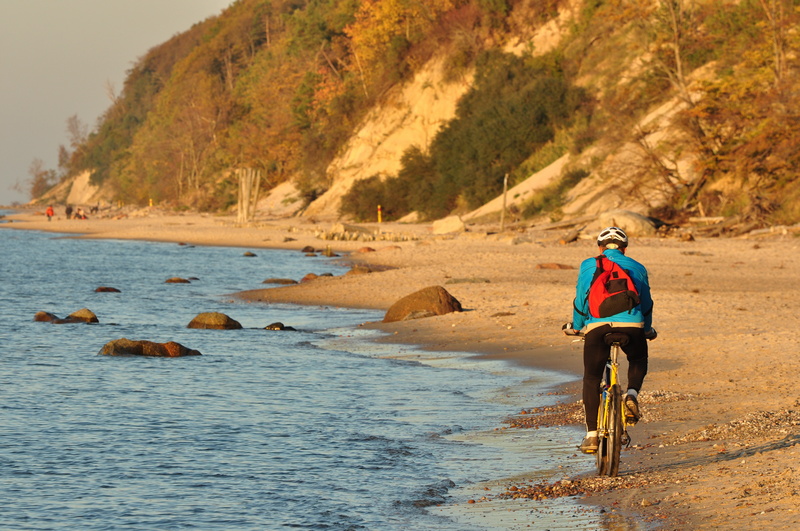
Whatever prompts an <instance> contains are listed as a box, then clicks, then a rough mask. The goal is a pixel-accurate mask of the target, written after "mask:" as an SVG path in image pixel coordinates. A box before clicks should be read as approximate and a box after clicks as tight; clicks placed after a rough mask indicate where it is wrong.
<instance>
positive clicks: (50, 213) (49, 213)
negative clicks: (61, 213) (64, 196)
mask: <svg viewBox="0 0 800 531" xmlns="http://www.w3.org/2000/svg"><path fill="white" fill-rule="evenodd" d="M44 213H45V215H47V221H50V219H51V218H52V217H53V216H55V215H56V213H55V212H54V211H53V205H50V206H48V207H47V210H45V211H44Z"/></svg>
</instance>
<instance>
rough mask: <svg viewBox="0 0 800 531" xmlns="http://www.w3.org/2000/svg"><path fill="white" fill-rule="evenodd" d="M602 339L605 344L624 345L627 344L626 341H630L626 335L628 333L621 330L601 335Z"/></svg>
mask: <svg viewBox="0 0 800 531" xmlns="http://www.w3.org/2000/svg"><path fill="white" fill-rule="evenodd" d="M603 340H604V341H605V342H606V345H613V344H614V343H619V346H621V347H624V346H625V345H627V344H628V341H630V337H628V334H625V333H623V332H609V333H608V334H606V335H605V336H603Z"/></svg>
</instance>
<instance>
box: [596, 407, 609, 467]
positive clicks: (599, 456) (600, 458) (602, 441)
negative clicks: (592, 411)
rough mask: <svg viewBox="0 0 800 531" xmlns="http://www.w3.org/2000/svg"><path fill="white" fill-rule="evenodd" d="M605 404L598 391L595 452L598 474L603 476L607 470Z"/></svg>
mask: <svg viewBox="0 0 800 531" xmlns="http://www.w3.org/2000/svg"><path fill="white" fill-rule="evenodd" d="M605 404H606V400H605V397H604V396H603V393H600V407H599V408H598V409H597V453H596V454H595V463H596V465H597V475H598V476H605V475H606V473H607V471H608V438H607V437H606V436H605V435H603V433H605V431H604V427H605V425H606V419H605V409H606V408H605Z"/></svg>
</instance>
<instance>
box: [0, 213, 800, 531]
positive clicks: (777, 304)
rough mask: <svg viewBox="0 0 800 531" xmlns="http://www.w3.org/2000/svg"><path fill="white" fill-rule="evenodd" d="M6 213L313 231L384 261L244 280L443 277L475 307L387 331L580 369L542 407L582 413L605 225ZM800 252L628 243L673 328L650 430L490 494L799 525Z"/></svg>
mask: <svg viewBox="0 0 800 531" xmlns="http://www.w3.org/2000/svg"><path fill="white" fill-rule="evenodd" d="M5 221H7V222H6V223H0V228H3V229H7V230H9V229H10V230H13V229H22V230H43V231H52V232H60V233H68V234H74V235H76V237H84V238H104V239H137V240H151V241H170V242H184V243H189V244H196V245H228V246H237V247H245V248H252V249H254V250H255V249H258V248H282V249H297V250H298V252H299V251H300V250H301V249H302V248H304V247H306V246H311V247H314V248H315V249H318V250H326V249H330V251H331V252H332V253H336V254H338V255H339V256H340V257H341V260H343V261H344V262H345V263H348V264H353V265H357V264H358V265H362V266H366V268H369V269H370V270H371V272H369V273H366V274H346V275H342V276H337V277H320V278H317V279H315V280H313V281H310V282H304V283H302V284H297V285H292V286H287V287H272V288H269V289H264V290H255V291H250V292H244V293H242V294H239V296H240V297H242V298H245V299H247V300H251V301H254V302H261V303H267V304H268V303H273V302H289V303H297V304H314V305H326V306H342V307H361V308H375V309H388V308H389V306H390V305H391V304H393V303H394V302H395V301H397V300H398V299H400V298H402V297H403V296H405V295H408V294H410V293H413V292H415V291H417V290H419V289H422V288H424V287H427V286H435V285H439V286H443V287H444V288H445V289H446V290H447V291H448V292H450V293H451V294H452V295H453V296H454V297H455V298H456V299H458V300H459V301H460V302H461V304H462V306H463V308H464V310H465V311H463V312H460V313H451V314H447V315H444V316H439V317H431V318H425V319H418V320H413V321H403V322H398V323H371V324H368V325H366V326H371V327H377V328H380V329H381V330H383V331H384V332H386V333H387V334H388V335H387V336H386V338H385V339H384V341H388V342H397V343H401V344H413V345H420V346H423V347H424V348H428V349H434V350H447V351H464V352H475V353H479V354H480V355H482V356H485V357H488V358H498V359H508V360H513V361H514V362H516V363H520V364H526V365H529V366H535V367H542V368H551V369H557V370H561V371H566V372H570V373H572V374H574V375H575V381H574V382H573V383H571V384H568V385H567V386H566V387H565V388H564V389H562V390H561V391H563V392H564V394H563V395H562V396H563V404H562V405H561V406H560V407H557V408H554V410H553V411H549V412H546V413H549V416H547V415H544V416H542V418H550V419H551V420H550V421H549V422H553V423H555V422H574V416H573V417H570V416H569V415H568V413H569V412H570V411H574V410H575V407H576V401H577V399H578V398H577V396H576V393H577V391H578V389H579V380H580V376H581V373H582V361H581V347H580V344H575V343H572V342H571V341H570V340H569V338H566V337H565V336H563V335H562V333H561V332H560V327H561V324H562V323H564V322H565V321H567V320H569V319H570V316H571V303H572V298H573V294H574V283H575V280H576V276H577V269H576V268H577V266H578V265H579V263H580V262H581V260H583V259H584V258H586V257H589V256H592V255H594V254H596V251H597V248H596V247H595V246H594V242H593V240H592V239H579V240H578V241H576V242H573V243H569V244H562V243H560V242H559V240H560V239H561V238H562V237H563V236H564V231H563V230H562V231H559V230H551V231H547V230H534V229H532V228H529V227H514V228H513V229H509V230H506V231H503V232H499V230H498V229H499V228H498V227H497V226H480V225H472V226H469V230H468V231H467V232H465V233H461V234H457V235H434V234H433V233H432V231H431V226H430V225H429V224H414V225H407V224H390V223H385V224H382V225H380V226H378V225H377V224H374V225H371V226H367V227H368V228H369V229H371V230H375V231H379V232H380V234H381V236H380V238H379V239H377V240H375V241H362V240H356V241H343V240H334V239H322V238H321V237H320V235H321V234H322V233H326V232H329V231H330V230H331V227H332V225H333V224H332V223H329V222H328V223H323V222H320V223H312V222H309V221H307V220H305V221H303V220H299V219H295V218H290V219H257V220H256V221H254V222H253V223H251V224H249V225H248V226H238V225H237V224H236V223H235V218H233V217H230V216H214V215H204V214H185V215H178V214H173V213H165V212H160V211H157V210H149V209H142V210H140V211H133V212H129V213H127V214H125V215H122V214H119V215H115V216H109V217H106V218H91V217H90V219H88V220H66V219H64V218H63V213H62V215H61V216H59V215H57V216H56V217H55V218H54V219H53V220H52V221H48V220H47V219H46V217H44V215H43V214H42V213H41V212H34V211H23V212H21V213H19V214H14V215H12V216H8V217H7V218H6V220H5ZM362 227H363V225H362ZM366 248H369V249H366ZM798 251H800V237H798V235H797V234H796V233H792V232H786V231H783V232H781V231H777V232H775V233H772V234H762V235H759V236H754V237H749V238H748V237H742V238H736V239H721V238H714V239H708V238H702V237H699V236H696V237H695V238H694V240H692V241H684V240H682V239H677V238H674V239H672V238H655V237H654V238H632V241H631V244H630V247H629V250H628V255H629V256H631V257H633V258H635V259H637V260H639V261H641V262H642V263H644V264H645V265H646V266H647V267H648V270H649V272H650V280H651V285H652V293H653V298H654V301H655V309H654V326H655V327H656V328H657V329H658V331H659V338H658V339H657V340H656V341H655V342H653V343H652V344H651V346H650V372H649V374H648V376H647V379H646V381H645V387H644V389H643V395H642V398H641V400H640V404H641V408H642V410H643V415H644V416H643V420H642V422H640V423H639V424H638V425H637V426H635V427H634V428H632V429H631V435H632V438H633V444H634V445H635V446H632V447H631V448H629V449H627V450H625V451H624V452H623V456H622V464H621V466H620V477H618V478H613V479H597V478H594V477H593V476H591V475H587V476H584V477H580V478H572V480H571V482H570V483H569V484H568V485H567V484H562V485H514V484H513V483H511V482H509V483H508V485H507V489H508V490H505V491H504V492H500V491H497V490H495V491H493V492H491V493H490V495H489V496H487V502H486V503H492V505H491V507H492V510H494V511H502V510H503V509H502V507H503V505H502V503H496V502H498V501H499V500H502V499H504V498H506V497H514V498H525V497H528V498H536V497H538V496H555V495H577V496H579V497H581V499H582V500H583V501H585V502H586V503H590V504H596V505H599V506H601V507H603V508H604V509H605V510H606V512H608V513H616V514H619V515H620V516H621V517H623V518H629V519H630V520H632V521H637V522H643V525H646V526H647V528H659V529H743V528H748V527H750V528H771V529H795V528H797V527H798V526H800V510H799V509H798V508H797V507H798V504H800V465H798V462H800V402H798V394H797V392H796V379H797V378H796V375H797V374H798V372H800V356H798V352H799V349H798V347H797V346H796V340H795V338H794V335H795V334H796V333H797V331H798V330H800V322H798V321H799V320H800V290H798V285H800V265H798V263H797V257H798V256H800V254H799V253H798ZM554 264H558V265H560V266H561V267H562V268H556V266H554ZM362 269H363V268H362ZM296 280H299V279H296ZM623 366H624V365H623ZM527 410H528V406H527V405H526V404H519V410H518V411H509V416H510V417H515V418H513V420H514V421H515V424H516V425H518V426H520V427H514V426H513V425H506V424H501V425H498V428H502V429H507V430H521V429H531V428H526V427H525V426H528V425H532V424H535V421H534V419H535V417H537V416H539V415H535V414H534V415H531V414H522V413H520V412H521V411H527ZM534 413H536V412H534ZM571 419H572V420H571ZM586 459H587V460H591V459H592V458H591V457H586ZM520 472H521V473H522V472H524V471H520ZM481 503H483V502H480V501H479V502H478V503H477V504H474V505H480V504H481ZM531 503H534V502H531ZM465 510H466V508H465Z"/></svg>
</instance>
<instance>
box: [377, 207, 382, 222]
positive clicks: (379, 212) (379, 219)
mask: <svg viewBox="0 0 800 531" xmlns="http://www.w3.org/2000/svg"><path fill="white" fill-rule="evenodd" d="M378 223H381V206H380V205H378Z"/></svg>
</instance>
